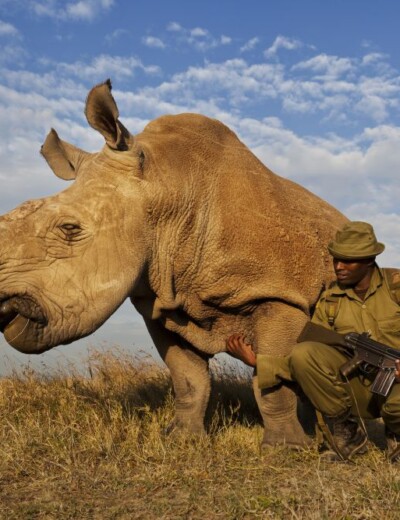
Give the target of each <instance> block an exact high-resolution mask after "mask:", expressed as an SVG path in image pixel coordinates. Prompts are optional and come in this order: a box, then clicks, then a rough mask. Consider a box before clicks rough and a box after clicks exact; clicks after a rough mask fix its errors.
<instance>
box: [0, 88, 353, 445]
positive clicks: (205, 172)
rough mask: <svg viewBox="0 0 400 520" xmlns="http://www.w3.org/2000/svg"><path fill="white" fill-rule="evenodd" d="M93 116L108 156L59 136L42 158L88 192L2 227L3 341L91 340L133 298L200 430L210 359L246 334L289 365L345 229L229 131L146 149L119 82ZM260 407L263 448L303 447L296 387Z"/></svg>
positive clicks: (189, 130) (33, 206)
mask: <svg viewBox="0 0 400 520" xmlns="http://www.w3.org/2000/svg"><path fill="white" fill-rule="evenodd" d="M85 113H86V117H87V120H88V122H89V124H90V125H91V126H92V127H93V128H94V129H96V130H97V131H99V132H100V133H101V134H102V135H103V136H104V138H105V142H106V144H105V146H104V148H103V149H102V150H101V151H100V152H98V153H87V152H84V151H82V150H80V149H79V148H76V147H75V146H73V145H71V144H68V143H66V142H64V141H62V140H60V139H59V137H58V136H57V134H56V132H55V131H54V130H51V132H50V133H49V135H48V137H47V139H46V141H45V143H44V145H43V147H42V154H43V156H44V157H45V159H46V160H47V162H48V164H49V165H50V167H51V168H52V169H53V171H54V173H55V174H56V175H57V176H59V177H61V178H63V179H66V180H72V179H75V181H74V182H73V184H72V185H71V186H70V187H68V188H67V189H66V190H64V191H62V192H60V193H58V194H57V195H55V196H52V197H48V198H44V199H40V200H33V201H28V202H25V203H24V204H22V205H21V206H19V207H17V208H16V209H14V210H13V211H11V212H10V213H8V214H6V215H4V216H2V217H1V218H0V241H1V249H0V327H1V330H2V332H3V334H4V336H5V339H6V340H7V342H8V343H9V344H10V345H11V346H13V347H14V348H16V349H17V350H19V351H21V352H26V353H40V352H43V351H46V350H48V349H51V348H53V347H55V346H56V345H60V344H66V343H70V342H72V341H74V340H76V339H78V338H82V337H84V336H87V335H88V334H90V333H92V332H93V331H95V330H96V329H97V328H98V327H100V325H101V324H102V323H104V321H106V320H107V318H109V316H110V315H111V314H112V313H113V312H114V311H115V310H116V309H117V308H118V307H119V306H120V305H121V304H122V302H123V301H124V300H125V299H126V298H131V300H132V302H133V304H134V305H135V307H136V309H137V310H138V311H139V312H140V313H141V314H142V316H143V318H144V321H145V323H146V325H147V328H148V330H149V332H150V334H151V337H152V339H153V341H154V343H155V345H156V347H157V349H158V351H159V352H160V355H161V357H162V358H163V360H164V361H165V363H166V364H167V366H168V367H169V369H170V372H171V376H172V380H173V386H174V390H175V395H176V418H175V423H174V424H175V425H176V426H178V427H181V428H184V429H187V430H189V431H191V432H201V431H203V428H204V426H203V419H204V413H205V410H206V407H207V403H208V399H209V394H210V378H209V373H208V360H209V358H210V357H211V356H213V355H214V354H216V353H218V352H222V351H224V349H225V340H226V338H227V337H228V336H229V335H230V334H232V333H233V332H237V331H241V332H243V333H244V334H245V335H246V336H247V338H248V339H250V340H252V341H253V343H254V345H255V346H256V347H257V348H258V351H259V352H262V353H266V354H270V355H277V356H283V355H285V354H287V353H288V352H289V351H290V349H291V348H292V346H293V344H294V343H295V340H296V337H297V335H298V334H299V331H300V330H301V328H302V327H303V325H304V323H305V322H306V321H307V319H308V318H309V315H310V309H311V308H312V306H313V304H315V302H316V300H317V298H318V295H319V294H320V292H321V289H322V288H323V286H324V284H325V283H326V282H327V280H328V279H330V278H331V276H332V273H331V266H330V260H329V258H328V255H327V252H326V244H327V243H328V241H329V240H330V239H331V238H332V236H333V235H334V233H335V231H336V229H337V228H338V227H340V226H342V224H343V223H344V221H345V217H343V215H341V214H340V213H339V212H338V211H336V210H335V209H334V208H332V207H331V206H329V205H328V204H327V203H326V202H324V201H323V200H321V199H319V198H318V197H316V196H315V195H313V194H311V193H310V192H308V191H307V190H306V189H304V188H302V187H300V186H298V185H297V184H295V183H293V182H291V181H289V180H287V179H284V178H281V177H279V176H277V175H275V174H273V173H272V172H271V171H270V170H268V169H267V168H266V167H265V166H264V165H263V164H262V163H261V162H260V161H259V160H258V159H257V158H256V157H255V156H254V155H253V154H252V153H251V152H250V150H249V149H248V148H247V147H246V146H245V145H244V144H243V143H242V142H241V141H240V140H239V139H238V138H237V137H236V135H235V134H234V133H233V132H232V131H231V130H229V129H228V128H227V127H226V126H225V125H223V124H222V123H220V122H219V121H216V120H213V119H209V118H208V117H204V116H201V115H197V114H181V115H175V116H163V117H160V118H158V119H156V120H154V121H152V122H151V123H150V124H148V125H147V126H146V128H145V129H144V130H143V132H142V133H141V134H139V135H137V136H133V135H131V134H130V133H129V132H128V130H127V129H126V128H125V127H124V126H123V125H122V124H121V122H120V121H119V120H118V115H119V114H118V108H117V105H116V103H115V101H114V99H113V97H112V95H111V83H110V81H106V82H105V83H103V84H101V85H98V86H96V87H94V88H93V89H92V90H91V91H90V93H89V95H88V98H87V102H86V111H85ZM322 166H323V165H322ZM254 386H255V388H257V385H256V384H255V385H254ZM256 397H257V400H258V404H259V407H260V410H261V413H262V416H263V418H264V422H265V427H266V428H265V434H264V442H265V443H271V444H275V443H283V442H286V443H288V444H301V443H303V442H305V437H304V433H303V429H302V428H301V426H300V424H299V422H298V419H297V415H296V396H295V394H294V393H293V391H292V390H291V389H290V388H289V387H286V386H285V385H281V386H278V387H276V388H274V389H272V390H270V391H268V392H265V394H264V395H261V393H260V392H258V391H256Z"/></svg>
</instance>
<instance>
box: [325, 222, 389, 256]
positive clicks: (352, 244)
mask: <svg viewBox="0 0 400 520" xmlns="http://www.w3.org/2000/svg"><path fill="white" fill-rule="evenodd" d="M384 249H385V246H384V244H382V243H381V242H378V241H377V239H376V236H375V233H374V228H373V227H372V226H371V224H368V223H367V222H348V223H347V224H345V225H344V226H343V228H342V229H341V230H340V231H338V232H337V233H336V239H335V240H334V241H333V242H331V243H330V244H329V245H328V250H329V252H330V254H331V255H332V256H333V257H334V258H338V259H339V260H353V259H354V260H355V259H361V258H371V257H374V256H376V255H379V254H381V253H382V252H383V250H384Z"/></svg>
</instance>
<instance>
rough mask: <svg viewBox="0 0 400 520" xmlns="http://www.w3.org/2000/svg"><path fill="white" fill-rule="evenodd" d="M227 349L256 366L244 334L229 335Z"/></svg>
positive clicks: (233, 354) (241, 359)
mask: <svg viewBox="0 0 400 520" xmlns="http://www.w3.org/2000/svg"><path fill="white" fill-rule="evenodd" d="M226 351H227V353H228V354H230V355H231V356H233V357H234V358H236V359H240V361H243V363H246V365H249V366H250V367H255V366H256V362H257V360H256V355H255V354H254V351H253V347H252V346H251V345H250V344H248V343H246V342H245V340H244V335H243V334H232V336H229V338H228V339H227V340H226ZM399 370H400V364H399ZM399 375H400V373H399Z"/></svg>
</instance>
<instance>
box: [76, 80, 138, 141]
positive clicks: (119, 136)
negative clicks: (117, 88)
mask: <svg viewBox="0 0 400 520" xmlns="http://www.w3.org/2000/svg"><path fill="white" fill-rule="evenodd" d="M111 88H112V87H111V81H110V80H109V79H108V80H106V81H105V82H104V83H101V84H100V85H97V86H95V87H93V88H92V90H91V91H90V92H89V94H88V97H87V99H86V108H85V115H86V118H87V120H88V123H89V124H90V126H91V127H93V128H94V129H95V130H97V131H98V132H100V133H101V134H102V136H103V137H104V139H105V140H106V143H107V144H108V146H109V147H110V148H113V149H114V150H127V149H128V143H129V138H130V133H129V131H128V130H127V129H126V128H125V127H124V125H123V124H122V123H121V121H119V120H118V117H119V111H118V107H117V104H116V103H115V100H114V98H113V96H112V95H111Z"/></svg>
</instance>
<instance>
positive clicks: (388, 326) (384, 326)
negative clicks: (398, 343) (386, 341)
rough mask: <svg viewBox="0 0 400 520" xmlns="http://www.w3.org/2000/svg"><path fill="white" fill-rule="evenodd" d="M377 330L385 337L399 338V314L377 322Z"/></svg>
mask: <svg viewBox="0 0 400 520" xmlns="http://www.w3.org/2000/svg"><path fill="white" fill-rule="evenodd" d="M378 328H379V330H380V331H381V332H382V333H383V334H385V335H387V334H388V335H392V336H398V337H400V313H398V314H395V315H394V316H390V317H388V318H382V319H380V320H379V321H378Z"/></svg>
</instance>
